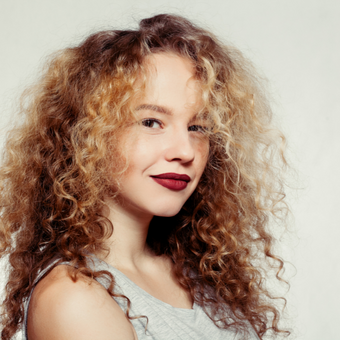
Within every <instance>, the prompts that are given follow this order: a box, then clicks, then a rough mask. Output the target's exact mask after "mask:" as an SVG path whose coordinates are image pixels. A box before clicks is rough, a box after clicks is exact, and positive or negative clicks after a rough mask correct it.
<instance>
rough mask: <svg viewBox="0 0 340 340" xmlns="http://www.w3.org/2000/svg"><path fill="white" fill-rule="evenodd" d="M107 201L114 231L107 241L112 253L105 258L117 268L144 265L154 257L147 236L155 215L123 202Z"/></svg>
mask: <svg viewBox="0 0 340 340" xmlns="http://www.w3.org/2000/svg"><path fill="white" fill-rule="evenodd" d="M106 203H107V207H108V210H107V212H106V214H105V215H106V216H107V218H108V219H109V220H110V221H111V223H112V225H113V233H112V235H111V236H110V238H109V239H108V240H107V241H106V244H107V246H108V248H109V250H110V253H109V255H108V256H107V257H105V258H103V259H104V260H105V261H106V262H107V263H109V264H111V265H113V266H114V267H116V268H117V269H119V268H125V269H129V270H135V269H136V268H141V267H143V266H144V264H145V263H147V261H148V260H150V258H151V257H152V252H151V251H150V249H149V248H148V246H147V244H146V238H147V235H148V230H149V225H150V222H151V219H152V218H153V216H152V215H150V214H145V213H144V214H143V213H141V212H140V211H135V210H134V209H133V208H131V207H129V205H128V204H124V203H121V202H119V203H117V202H115V201H112V200H107V201H106Z"/></svg>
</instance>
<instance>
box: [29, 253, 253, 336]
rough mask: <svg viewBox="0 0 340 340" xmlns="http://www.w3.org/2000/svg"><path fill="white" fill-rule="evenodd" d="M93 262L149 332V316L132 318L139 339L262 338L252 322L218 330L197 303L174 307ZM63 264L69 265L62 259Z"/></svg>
mask: <svg viewBox="0 0 340 340" xmlns="http://www.w3.org/2000/svg"><path fill="white" fill-rule="evenodd" d="M91 259H92V261H89V263H88V265H89V267H91V268H92V269H95V270H107V271H108V272H110V273H111V274H112V275H113V276H114V278H115V280H116V285H115V292H116V293H119V294H123V295H125V296H127V297H128V298H129V299H130V301H131V309H130V316H137V315H146V316H147V317H148V319H149V322H148V326H147V331H146V332H145V325H146V318H139V319H134V320H131V322H132V325H133V326H134V328H135V330H136V333H137V336H138V340H179V339H182V340H191V339H194V340H197V339H202V340H211V339H213V340H245V339H247V340H259V337H258V336H257V334H256V333H255V331H254V330H253V328H252V327H251V326H250V325H249V334H244V333H243V332H237V331H234V330H224V329H219V328H218V327H216V326H215V324H214V323H213V322H212V321H211V320H210V319H209V317H208V316H207V315H206V313H205V312H204V311H203V309H202V308H201V307H200V306H199V305H197V304H195V303H194V305H193V308H192V309H184V308H175V307H172V306H171V305H169V304H167V303H165V302H163V301H161V300H158V299H157V298H155V297H154V296H152V295H150V294H149V293H147V292H146V291H144V290H143V289H142V288H140V287H139V286H137V285H136V284H135V283H134V282H133V281H131V280H130V279H129V278H128V277H127V276H125V275H124V274H123V273H122V272H120V271H119V270H118V269H116V268H114V267H112V266H111V265H109V264H107V263H106V262H104V261H102V260H99V259H98V258H96V257H94V256H92V257H91ZM57 261H58V259H56V260H54V261H52V262H51V263H50V264H49V266H48V267H46V268H45V269H44V270H42V271H41V272H40V273H39V275H38V277H37V279H36V281H35V283H38V281H39V280H40V279H41V278H42V277H43V275H44V274H45V273H46V272H47V271H48V270H49V269H50V268H51V267H52V266H53V265H54V264H55V263H56V262H57ZM60 264H67V265H69V263H68V262H62V263H60ZM97 281H98V282H99V283H100V284H101V285H102V286H104V287H105V288H108V285H109V279H108V278H107V277H106V278H105V277H103V278H99V279H97ZM32 292H33V289H32V291H31V293H30V296H29V298H28V299H27V301H25V303H24V311H25V314H24V323H23V339H24V340H28V337H27V312H28V306H29V302H30V299H31V296H32ZM114 299H115V301H116V302H117V303H118V305H119V306H120V307H121V308H122V310H123V311H124V312H125V311H126V308H127V305H126V300H125V299H123V298H119V297H117V298H116V297H115V298H114Z"/></svg>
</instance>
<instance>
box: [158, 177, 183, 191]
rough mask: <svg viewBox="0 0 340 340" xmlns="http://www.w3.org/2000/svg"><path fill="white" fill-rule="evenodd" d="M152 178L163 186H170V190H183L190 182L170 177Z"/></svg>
mask: <svg viewBox="0 0 340 340" xmlns="http://www.w3.org/2000/svg"><path fill="white" fill-rule="evenodd" d="M152 179H153V180H154V181H155V182H157V183H158V184H160V185H161V186H163V187H165V188H168V189H170V190H177V191H180V190H183V189H185V188H186V187H187V185H188V182H185V181H180V180H178V179H170V178H157V177H152Z"/></svg>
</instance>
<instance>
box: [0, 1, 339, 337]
mask: <svg viewBox="0 0 340 340" xmlns="http://www.w3.org/2000/svg"><path fill="white" fill-rule="evenodd" d="M0 1H1V2H0V46H1V52H0V53H1V60H0V61H1V62H0V129H2V132H3V131H4V128H5V125H6V124H7V123H8V122H10V118H11V112H12V111H11V110H12V107H11V106H12V105H13V103H14V102H15V100H16V99H17V98H18V94H19V93H20V92H21V90H22V88H23V87H24V86H25V85H27V84H29V83H30V82H31V81H32V80H33V79H34V76H35V74H36V71H37V69H38V67H39V66H40V65H41V62H42V60H43V58H44V57H46V56H47V55H48V54H50V53H51V52H53V51H55V50H57V49H60V48H63V47H66V46H68V45H69V44H74V43H75V42H79V41H80V40H81V39H82V38H83V37H84V36H86V35H87V34H88V33H90V32H93V31H96V30H99V29H105V28H110V27H111V28H128V27H135V26H136V22H137V21H138V20H139V19H140V18H143V17H147V16H151V15H154V14H158V13H164V12H170V13H178V14H182V15H185V16H187V17H188V18H189V19H192V20H194V21H195V22H197V23H198V24H201V25H203V26H204V27H206V28H208V29H211V30H212V31H213V32H215V33H216V34H217V35H218V36H219V37H221V38H223V39H225V40H226V41H230V42H232V43H233V44H235V45H236V46H238V47H239V48H240V49H241V50H242V51H243V52H244V53H245V55H246V56H248V57H249V58H250V59H252V60H253V61H254V63H255V64H256V65H257V66H258V68H259V69H260V70H261V71H262V72H263V74H264V75H265V76H266V77H267V78H268V79H269V82H270V84H271V86H270V90H271V93H272V95H273V97H274V99H275V103H274V106H273V107H274V110H275V112H276V116H277V121H278V122H279V123H280V126H281V128H282V129H283V131H284V132H285V134H286V135H287V137H288V143H289V144H288V148H289V149H288V152H289V157H290V160H291V162H292V164H293V167H294V168H295V169H296V174H295V175H294V176H292V177H291V183H292V184H293V185H294V186H295V188H297V189H295V190H289V191H288V203H289V204H290V207H291V210H292V212H293V215H294V219H293V220H291V221H290V224H289V227H290V230H291V231H290V233H289V234H286V236H285V237H284V238H282V240H281V254H282V255H283V257H285V258H286V259H288V260H289V261H290V262H291V263H292V264H293V265H294V266H295V269H294V267H293V266H292V265H288V267H287V269H288V270H287V277H289V278H290V283H291V288H290V292H289V293H288V295H287V297H288V309H287V311H288V313H289V316H290V319H288V324H289V325H290V326H292V327H293V328H294V333H293V336H292V337H291V338H292V339H293V338H294V339H295V338H297V339H304V340H305V339H306V340H339V339H340V327H339V320H340V315H339V308H338V307H339V303H340V293H339V290H340V272H339V271H340V268H339V257H340V256H339V255H340V250H339V249H340V247H339V240H340V231H339V227H340V214H339V210H340V199H339V189H340V179H339V174H340V171H339V167H340V161H339V159H340V157H339V155H340V133H339V130H340V118H339V117H340V104H339V103H340V71H339V62H340V41H339V38H340V2H339V1H336V0H334V1H332V0H244V1H243V0H210V1H198V0H196V1H195V0H180V1H178V0H172V1H166V0H144V1H138V0H125V1H123V0H121V1H117V0H111V1H109V0H96V1H92V0H76V1H72V0H58V1H55V0H53V1H52V0H40V1H38V0H29V1H28V0H0ZM0 138H2V137H1V136H0ZM0 275H1V274H0ZM1 276H2V277H3V275H1ZM2 281H3V280H2Z"/></svg>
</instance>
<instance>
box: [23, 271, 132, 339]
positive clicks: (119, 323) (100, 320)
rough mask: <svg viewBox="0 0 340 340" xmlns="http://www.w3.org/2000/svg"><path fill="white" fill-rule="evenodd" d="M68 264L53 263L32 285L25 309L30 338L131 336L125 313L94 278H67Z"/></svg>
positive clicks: (116, 337)
mask: <svg viewBox="0 0 340 340" xmlns="http://www.w3.org/2000/svg"><path fill="white" fill-rule="evenodd" d="M68 272H69V268H68V266H67V265H60V266H57V267H55V268H54V269H53V270H52V271H51V272H50V273H49V274H48V275H47V276H46V277H45V278H44V279H42V280H41V281H40V282H39V283H38V284H37V286H36V288H35V289H34V291H33V293H32V298H31V302H30V306H29V310H28V319H27V332H28V338H29V339H30V340H41V339H50V340H54V339H58V340H69V339H70V340H71V339H72V340H78V339H79V340H80V339H81V340H87V339H89V340H90V339H98V340H120V339H126V340H130V339H131V340H134V339H135V338H136V337H135V335H134V329H133V327H132V324H131V323H130V322H129V320H128V319H127V317H126V315H125V313H124V312H123V311H122V309H121V308H120V307H119V306H118V304H117V303H116V302H115V301H114V299H113V298H112V297H111V296H110V295H109V293H108V292H107V291H106V289H105V288H104V287H103V286H101V285H100V284H99V283H98V282H96V281H95V280H91V281H90V279H89V278H86V277H79V279H78V280H77V281H76V282H73V281H72V279H71V278H70V276H69V274H68Z"/></svg>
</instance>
